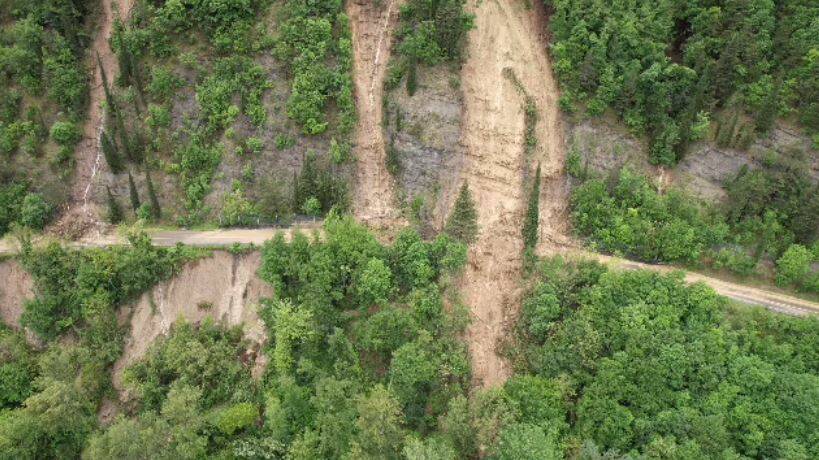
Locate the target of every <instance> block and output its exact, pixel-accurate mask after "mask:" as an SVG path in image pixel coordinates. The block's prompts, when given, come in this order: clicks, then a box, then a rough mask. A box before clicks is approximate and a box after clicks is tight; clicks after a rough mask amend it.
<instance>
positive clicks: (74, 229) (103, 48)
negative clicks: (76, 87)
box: [52, 0, 133, 238]
mask: <svg viewBox="0 0 819 460" xmlns="http://www.w3.org/2000/svg"><path fill="white" fill-rule="evenodd" d="M113 1H114V2H116V3H113V2H112V0H103V1H102V14H101V15H100V24H99V29H98V30H97V33H96V35H95V36H94V41H93V42H92V44H91V48H90V49H89V53H88V56H87V57H86V62H87V65H88V67H92V68H93V69H94V71H93V76H92V78H91V82H90V88H89V89H90V91H89V104H88V116H87V118H86V120H85V124H84V125H83V139H82V141H80V144H79V146H77V148H76V150H75V151H74V158H75V161H76V166H75V173H74V183H73V186H72V188H71V199H70V201H69V205H68V209H66V210H65V212H64V214H63V216H62V218H61V220H60V222H58V223H57V224H56V225H55V226H54V227H53V229H52V230H53V232H54V233H58V234H60V235H64V236H67V237H71V238H76V237H78V236H82V235H83V234H87V233H88V232H89V231H91V230H92V229H93V228H94V227H96V226H97V225H96V223H97V222H98V221H99V209H97V206H96V205H95V204H94V203H93V201H92V200H91V199H90V198H91V197H92V196H93V187H94V183H95V179H96V178H97V176H98V175H99V174H100V171H101V169H102V168H106V167H107V165H106V164H105V160H104V158H102V148H101V145H100V137H101V135H102V131H103V129H104V126H105V111H104V109H103V102H104V101H105V89H104V87H103V82H102V72H101V70H100V66H99V62H101V63H102V67H103V68H104V69H105V74H106V77H107V78H108V82H109V84H113V82H114V80H115V79H116V78H117V75H118V74H119V65H118V63H117V56H116V54H115V53H114V52H113V50H111V47H110V46H109V43H108V40H109V39H110V38H111V32H112V31H113V27H114V21H115V19H116V18H117V17H120V18H125V17H127V16H128V14H129V13H130V11H131V7H132V6H133V0H113ZM115 10H116V11H115ZM97 54H99V61H97Z"/></svg>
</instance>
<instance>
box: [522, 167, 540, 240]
mask: <svg viewBox="0 0 819 460" xmlns="http://www.w3.org/2000/svg"><path fill="white" fill-rule="evenodd" d="M539 220H540V163H538V164H537V172H535V183H534V184H533V185H532V192H531V193H530V195H529V206H528V207H527V208H526V219H525V220H524V221H523V245H524V247H525V248H526V249H531V248H534V247H535V245H536V244H537V234H538V225H539Z"/></svg>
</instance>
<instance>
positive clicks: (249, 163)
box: [103, 0, 355, 226]
mask: <svg viewBox="0 0 819 460" xmlns="http://www.w3.org/2000/svg"><path fill="white" fill-rule="evenodd" d="M271 3H273V4H272V5H271ZM341 7H342V4H341V2H334V1H327V2H305V1H303V0H287V1H281V2H275V3H274V2H268V1H258V0H254V1H238V0H237V1H233V0H232V1H228V2H222V3H220V5H219V6H218V7H217V6H215V5H211V4H210V3H207V2H164V3H158V4H156V3H152V2H148V1H146V0H142V1H139V2H137V4H136V6H135V7H134V10H133V13H132V15H131V17H130V20H129V21H128V22H127V23H126V24H118V26H117V28H116V30H115V34H114V37H113V39H112V45H113V47H114V49H115V50H116V52H117V56H118V58H119V65H120V73H121V76H120V78H119V79H118V82H117V83H118V85H119V88H115V87H113V86H112V88H110V90H108V91H107V93H108V94H107V96H108V102H109V103H108V105H109V107H111V108H113V109H112V110H110V115H111V119H110V120H109V124H108V126H109V129H108V132H107V135H106V136H104V138H103V147H104V151H105V154H106V155H105V156H106V160H107V161H108V164H109V167H110V168H111V169H112V170H113V171H114V172H123V170H128V171H129V172H130V174H131V176H132V177H141V176H142V175H143V174H142V173H138V172H137V171H139V170H144V171H145V173H144V174H146V175H147V174H148V172H150V171H152V170H157V171H158V172H161V173H164V174H166V175H175V176H176V177H177V181H178V183H179V186H180V189H181V190H180V192H181V193H179V195H181V198H182V200H181V201H182V203H171V205H172V206H163V208H164V209H169V210H170V213H169V214H170V215H169V216H164V218H166V219H167V218H176V220H177V221H178V222H180V223H198V222H202V221H206V220H218V221H219V222H221V223H222V224H223V225H226V226H231V225H249V224H251V223H253V224H256V223H260V222H272V221H273V220H275V219H277V218H278V217H281V216H288V215H292V214H294V213H295V214H299V213H302V212H303V209H304V207H305V204H306V201H307V200H309V199H310V198H315V199H316V200H318V201H319V202H320V203H321V211H323V212H326V211H328V210H329V209H330V208H331V207H332V206H333V205H337V206H340V207H343V206H344V205H345V204H346V199H347V195H346V185H347V184H346V179H345V178H344V176H343V175H341V174H340V173H339V170H338V169H339V168H338V165H340V164H343V163H345V162H346V161H347V160H348V159H349V150H350V145H349V141H348V137H349V133H350V132H351V130H352V128H353V126H354V124H355V106H354V102H353V96H352V77H351V74H350V72H351V66H352V48H351V44H350V37H349V34H350V31H349V26H348V24H347V22H348V20H347V18H346V16H345V15H344V14H343V12H342V10H341ZM271 56H272V57H274V58H275V61H271V59H270V57H271ZM282 84H287V85H289V86H290V88H289V89H288V90H286V91H284V93H285V94H286V95H287V96H286V97H285V98H284V99H286V101H285V100H281V101H280V100H279V97H280V96H281V93H282V91H283V88H279V86H281V85H282ZM280 102H281V103H283V105H284V106H285V107H284V112H286V115H287V117H289V119H290V120H292V122H290V123H286V122H280V120H281V118H280V117H277V114H278V113H279V112H280V111H281V108H280V107H279V106H278V105H279V103H280ZM191 104H195V105H194V106H192V107H191ZM286 120H287V118H285V121H286ZM290 124H293V126H294V127H293V128H292V129H291V126H290ZM296 127H297V128H298V129H296ZM299 131H301V133H302V134H304V135H310V136H316V135H321V134H324V135H325V136H329V137H330V138H331V142H330V148H329V150H330V151H329V152H327V154H326V155H323V156H322V157H321V159H320V161H318V160H317V159H316V158H317V157H316V156H315V155H313V154H312V153H310V154H308V155H305V159H304V163H305V166H306V167H308V169H309V168H312V170H311V171H309V172H302V173H301V176H310V177H307V178H305V179H307V180H302V181H300V185H298V186H297V184H296V179H297V177H293V174H292V171H290V170H283V171H275V174H271V175H270V176H273V177H267V176H264V177H262V175H260V174H257V172H256V164H257V163H259V162H260V160H262V159H263V160H264V161H265V162H269V161H270V159H269V158H264V157H272V156H276V155H281V153H279V151H282V150H288V149H290V148H292V147H293V145H294V143H295V140H294V138H293V136H294V135H297V134H298V132H299ZM271 133H272V134H271ZM308 157H309V159H308ZM226 162H227V163H229V164H231V166H230V167H231V168H238V169H240V171H230V172H228V171H226V170H225V169H223V168H221V165H222V164H223V163H226ZM307 163H309V166H307ZM268 168H269V166H268ZM156 174H158V173H155V175H156ZM226 174H230V176H229V177H231V178H232V179H231V180H232V182H233V183H232V184H231V183H230V181H228V185H227V186H228V188H229V190H227V191H221V194H220V197H221V202H218V201H217V202H216V203H214V201H216V200H207V197H208V196H209V195H210V194H211V192H212V191H213V182H214V180H216V179H221V178H223V177H224V176H225V175H226ZM313 176H317V177H319V179H314V178H313ZM302 178H304V177H302ZM291 179H292V182H291ZM144 183H145V186H144V187H143V189H147V191H148V194H149V197H150V198H151V199H150V200H146V199H142V200H140V198H139V196H138V195H139V188H140V187H139V185H138V184H136V183H134V181H133V180H130V183H129V190H130V192H129V194H130V195H137V199H133V198H132V200H131V202H132V208H133V211H134V213H135V214H136V215H137V216H140V217H148V218H152V219H159V218H163V216H162V213H161V212H158V211H157V209H156V208H158V206H161V204H159V203H160V202H159V200H158V199H156V195H157V192H156V190H155V185H154V183H153V182H152V181H150V180H149V179H148V177H146V178H145V181H144ZM308 187H312V188H309V189H308ZM164 188H165V195H166V196H167V195H171V196H175V195H177V193H176V192H172V191H169V190H168V187H167V186H166V187H164ZM297 188H298V189H299V190H296V189H297ZM149 201H150V202H149ZM138 203H139V204H138ZM153 203H156V204H153ZM178 204H182V205H183V206H182V207H183V209H179V206H178ZM109 207H111V206H109ZM141 208H142V209H141Z"/></svg>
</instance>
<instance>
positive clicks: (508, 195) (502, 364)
mask: <svg viewBox="0 0 819 460" xmlns="http://www.w3.org/2000/svg"><path fill="white" fill-rule="evenodd" d="M468 10H469V12H471V13H472V14H474V15H475V28H474V29H473V30H472V31H471V32H470V34H469V45H468V58H467V62H466V64H465V66H464V68H463V70H462V82H461V84H462V87H463V90H464V108H465V116H464V124H463V141H464V145H465V147H466V165H465V176H464V177H465V179H466V180H467V182H468V183H469V187H470V189H471V190H472V194H473V197H474V199H475V202H476V204H477V209H478V226H479V228H480V233H479V235H478V238H477V241H476V242H475V244H473V246H472V247H471V248H470V251H469V260H470V263H469V266H468V268H467V270H466V273H465V275H464V277H463V285H462V289H463V294H464V301H465V302H466V304H467V305H468V306H470V308H471V311H472V325H471V326H470V329H469V332H468V337H467V340H468V343H469V349H470V353H471V356H472V369H473V375H474V379H475V383H476V384H478V385H481V386H484V387H489V386H494V385H498V384H502V383H503V382H504V381H505V380H506V378H508V377H509V375H510V374H511V369H510V367H509V364H508V363H507V362H506V361H505V360H504V359H503V358H501V357H500V356H498V354H497V351H498V342H499V340H500V339H501V338H502V337H503V335H504V331H505V325H506V324H508V322H509V320H510V319H512V317H513V315H514V313H515V312H516V311H517V308H518V306H519V304H520V298H521V287H520V279H521V276H522V273H521V264H522V254H523V238H522V233H521V232H522V225H523V214H524V209H525V207H526V197H527V196H528V191H527V190H526V186H527V183H528V182H527V181H526V180H525V179H526V176H527V175H531V172H532V171H534V169H535V168H536V167H537V162H538V161H540V162H541V163H542V165H541V166H542V171H543V176H544V178H543V182H544V187H543V188H542V194H541V214H542V217H541V227H542V228H543V231H542V232H541V239H544V233H545V234H546V235H548V238H547V239H549V240H551V239H554V236H552V235H551V234H552V233H558V232H560V231H562V229H563V228H565V223H564V220H565V211H564V210H565V206H566V197H565V194H563V193H557V192H555V191H554V190H553V188H554V186H555V184H558V185H559V184H560V182H561V181H562V180H563V174H562V172H563V156H562V155H563V153H562V134H561V130H560V124H559V123H560V122H559V113H558V108H557V87H556V85H555V82H554V80H553V79H552V76H551V69H550V66H549V61H548V57H547V55H546V49H545V47H544V45H543V40H542V38H541V36H540V34H541V29H540V28H539V27H540V26H539V24H538V22H537V21H536V19H535V15H536V13H537V11H536V10H532V9H528V10H527V9H526V8H525V5H524V4H523V3H522V2H513V1H511V0H488V1H474V0H472V1H470V2H469V4H468ZM512 74H513V75H515V76H516V77H517V80H518V82H517V83H519V85H518V84H516V82H515V81H514V80H515V79H514V78H510V75H512ZM520 86H522V90H523V91H521V88H520ZM521 93H524V94H529V95H531V97H533V98H534V101H535V104H536V105H537V111H538V114H539V122H538V124H537V126H536V136H537V145H536V147H535V149H531V148H530V149H527V147H526V120H525V118H526V116H525V114H524V109H523V105H524V103H523V101H524V94H521ZM527 150H528V152H527ZM560 188H562V186H561V187H560ZM553 219H560V222H559V223H557V224H555V223H554V222H552V220H553ZM544 220H545V222H544Z"/></svg>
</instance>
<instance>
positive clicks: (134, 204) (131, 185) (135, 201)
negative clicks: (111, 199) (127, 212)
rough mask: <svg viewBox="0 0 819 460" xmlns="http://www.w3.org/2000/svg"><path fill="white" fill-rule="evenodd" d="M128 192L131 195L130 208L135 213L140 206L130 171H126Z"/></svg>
mask: <svg viewBox="0 0 819 460" xmlns="http://www.w3.org/2000/svg"><path fill="white" fill-rule="evenodd" d="M128 191H129V192H130V194H131V207H132V208H134V212H137V210H138V209H139V206H140V202H139V193H137V188H136V184H134V176H132V175H131V172H130V171H128Z"/></svg>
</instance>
